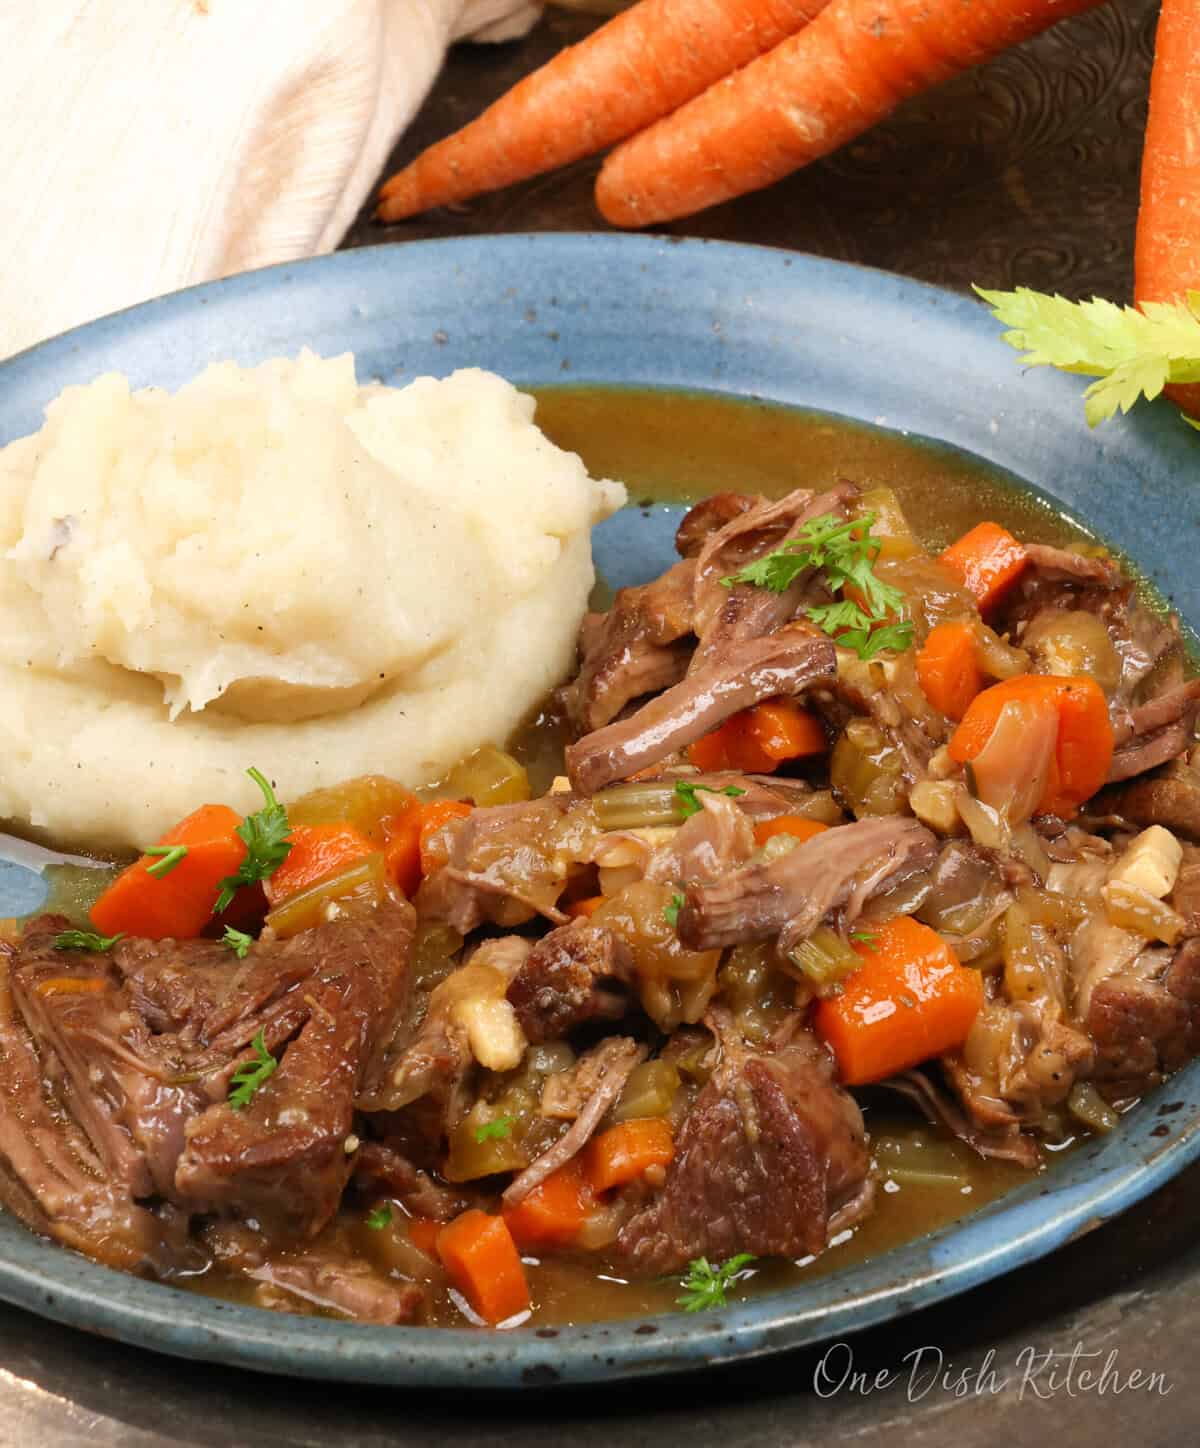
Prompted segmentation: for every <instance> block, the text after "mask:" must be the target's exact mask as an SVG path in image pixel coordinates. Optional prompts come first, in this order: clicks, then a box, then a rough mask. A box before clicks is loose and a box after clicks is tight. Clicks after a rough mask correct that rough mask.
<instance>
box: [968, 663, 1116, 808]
mask: <svg viewBox="0 0 1200 1448" xmlns="http://www.w3.org/2000/svg"><path fill="white" fill-rule="evenodd" d="M1037 697H1043V698H1049V699H1052V700H1053V702H1054V705H1055V707H1056V708H1057V710H1058V735H1057V739H1056V743H1055V768H1054V769H1053V770H1052V771H1051V778H1050V779H1049V780H1048V782H1047V785H1046V789H1045V791H1044V792H1043V795H1042V799H1041V801H1040V803H1039V805H1038V813H1039V814H1056V815H1061V816H1065V817H1069V816H1071V815H1073V814H1075V813H1076V812H1077V811H1078V808H1079V806H1080V805H1081V804H1083V802H1084V801H1085V800H1087V799H1090V798H1091V797H1092V795H1093V794H1095V792H1096V791H1097V790H1098V789H1099V788H1100V786H1101V785H1102V784H1103V783H1104V781H1105V780H1106V779H1107V778H1108V770H1109V766H1110V765H1111V764H1112V756H1113V729H1112V722H1111V720H1110V719H1109V715H1108V703H1107V701H1106V699H1105V697H1104V691H1103V690H1102V689H1101V688H1100V685H1099V684H1097V683H1096V681H1095V679H1091V678H1088V677H1087V676H1086V675H1079V676H1078V677H1074V678H1068V677H1066V676H1061V675H1056V674H1018V675H1017V676H1016V678H1013V679H1005V680H1003V681H1002V682H1001V683H999V684H993V685H992V687H991V688H990V689H984V691H983V692H982V693H981V694H977V695H976V696H975V698H974V699H973V700H972V701H971V704H970V706H969V707H968V709H967V711H966V713H965V714H964V715H963V718H962V722H961V723H960V724H959V726H958V728H957V729H956V730H955V731H954V733H953V734H952V735H951V736H950V746H949V747H950V757H951V758H952V759H954V760H955V761H956V762H957V763H959V764H966V763H968V762H969V761H970V760H972V759H974V758H975V757H976V756H977V755H978V754H981V753H982V752H983V749H984V746H985V745H986V744H987V742H988V740H989V739H990V738H991V737H992V730H993V729H994V728H995V727H996V724H997V721H998V720H999V718H1000V714H1001V712H1002V710H1003V709H1004V706H1005V705H1006V704H1008V703H1010V702H1011V701H1013V700H1020V699H1030V698H1037Z"/></svg>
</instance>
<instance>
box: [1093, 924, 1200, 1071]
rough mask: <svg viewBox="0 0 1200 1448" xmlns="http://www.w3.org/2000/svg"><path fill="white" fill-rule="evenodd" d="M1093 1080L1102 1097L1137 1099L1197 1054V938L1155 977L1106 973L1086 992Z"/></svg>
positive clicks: (1199, 983) (1199, 1016) (1199, 1026)
mask: <svg viewBox="0 0 1200 1448" xmlns="http://www.w3.org/2000/svg"><path fill="white" fill-rule="evenodd" d="M1087 1028H1088V1032H1089V1034H1090V1035H1091V1037H1092V1039H1093V1040H1094V1041H1095V1043H1096V1052H1097V1054H1096V1066H1095V1069H1094V1072H1093V1076H1094V1078H1095V1080H1096V1081H1097V1082H1099V1083H1100V1084H1101V1087H1102V1089H1103V1090H1104V1091H1105V1094H1106V1095H1108V1096H1110V1097H1112V1098H1113V1099H1118V1098H1120V1097H1125V1096H1140V1095H1142V1094H1143V1093H1144V1092H1145V1091H1148V1090H1149V1089H1150V1088H1151V1087H1152V1086H1156V1085H1157V1084H1158V1083H1159V1082H1160V1081H1161V1080H1162V1079H1163V1077H1164V1076H1166V1075H1169V1074H1170V1073H1171V1072H1172V1071H1176V1070H1178V1069H1179V1067H1180V1066H1182V1065H1184V1063H1185V1062H1187V1061H1189V1060H1191V1058H1192V1057H1193V1056H1194V1055H1196V1054H1197V1053H1198V1052H1200V936H1191V937H1190V938H1188V939H1186V940H1184V941H1183V943H1182V944H1181V945H1179V947H1178V948H1177V949H1176V951H1175V954H1174V957H1173V958H1172V959H1171V962H1170V964H1169V966H1168V967H1167V969H1166V971H1165V972H1164V974H1163V975H1162V976H1161V977H1159V978H1157V979H1156V978H1149V979H1147V978H1145V977H1143V976H1140V975H1136V974H1132V973H1127V974H1121V975H1111V976H1109V977H1108V978H1107V979H1106V980H1102V981H1100V982H1099V984H1098V985H1097V986H1096V987H1095V989H1094V990H1093V991H1092V996H1091V1001H1090V1004H1089V1008H1088V1015H1087Z"/></svg>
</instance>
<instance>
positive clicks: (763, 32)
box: [378, 0, 828, 221]
mask: <svg viewBox="0 0 1200 1448" xmlns="http://www.w3.org/2000/svg"><path fill="white" fill-rule="evenodd" d="M826 4H828V0H641V3H640V4H639V5H635V6H634V7H633V8H632V9H630V10H626V11H625V12H624V13H623V14H621V15H617V16H616V17H614V19H612V20H610V21H609V22H608V24H607V25H604V26H602V27H601V28H600V29H599V30H597V31H595V32H594V33H593V34H592V35H589V36H588V38H587V39H586V40H584V41H581V42H580V44H578V45H573V46H570V47H569V48H568V49H566V50H564V51H561V52H560V53H559V54H558V55H556V56H555V57H554V59H553V60H551V61H549V62H548V63H547V64H546V65H544V66H542V67H541V69H540V70H536V71H534V73H533V74H532V75H530V76H526V78H525V79H524V80H523V81H521V82H520V84H518V85H516V86H514V87H513V88H512V90H510V91H509V92H508V93H507V94H506V95H503V96H501V98H500V99H499V100H498V101H497V102H496V103H495V104H494V105H492V106H489V107H488V109H487V110H486V111H484V112H483V114H482V115H481V116H479V117H478V118H477V119H476V120H474V121H472V122H471V123H470V125H467V126H464V127H463V128H462V130H461V131H456V132H455V133H454V134H453V135H452V136H448V137H447V138H446V139H445V140H444V141H439V142H438V143H437V145H435V146H431V147H430V148H429V149H428V150H427V151H425V152H423V153H422V154H421V155H420V156H418V157H417V159H416V160H415V161H414V162H413V163H412V164H411V165H410V166H407V167H405V169H404V170H403V171H399V172H397V173H396V175H394V176H392V177H391V178H390V179H389V180H388V181H386V182H385V183H384V185H383V189H382V190H381V191H380V200H379V209H378V215H379V217H380V219H381V220H383V221H400V220H402V219H403V218H404V217H406V216H414V215H415V214H416V213H417V212H419V211H428V210H429V208H430V207H431V206H445V205H447V204H448V203H450V202H454V201H465V200H466V199H467V198H468V197H470V196H478V195H479V194H480V193H481V192H484V191H496V190H498V189H499V188H500V187H501V186H511V185H512V184H513V183H514V182H516V181H524V180H525V179H526V178H527V177H530V176H540V175H541V174H542V173H543V172H545V171H553V170H554V169H555V168H556V167H558V166H566V165H567V164H568V163H569V162H571V161H578V160H579V159H580V158H581V157H583V156H592V155H594V154H595V153H596V152H597V151H603V150H604V149H605V148H606V147H608V146H611V145H613V144H614V143H615V142H617V141H620V140H623V139H624V138H625V137H626V136H631V135H633V133H634V132H635V131H640V130H641V129H642V128H643V127H645V126H648V125H650V124H651V122H652V121H656V120H658V118H659V117H660V116H665V115H669V114H670V113H671V112H672V111H673V110H675V109H676V108H677V107H678V106H681V105H683V103H684V102H685V101H689V100H691V99H692V97H693V96H697V95H699V94H700V92H701V91H703V90H705V89H706V88H707V87H708V86H710V85H712V83H713V82H714V81H716V80H720V78H721V77H722V76H723V75H727V74H728V73H729V72H730V71H731V70H736V69H737V68H738V66H741V65H745V64H746V63H747V61H750V60H753V59H754V57H755V56H757V55H762V54H763V53H764V52H765V51H768V50H770V49H771V47H772V46H774V45H778V43H779V42H780V41H781V40H783V39H785V38H786V37H787V36H789V35H793V34H795V32H796V31H797V30H799V29H800V28H801V27H802V26H804V25H807V24H808V22H809V21H810V20H811V19H812V18H813V16H814V15H816V14H818V13H819V12H820V11H821V10H823V9H824V7H825V5H826Z"/></svg>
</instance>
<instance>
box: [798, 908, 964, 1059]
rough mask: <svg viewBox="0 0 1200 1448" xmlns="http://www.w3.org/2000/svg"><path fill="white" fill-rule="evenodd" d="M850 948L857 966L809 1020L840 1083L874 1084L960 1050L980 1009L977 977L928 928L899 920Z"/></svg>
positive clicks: (904, 918) (905, 916)
mask: <svg viewBox="0 0 1200 1448" xmlns="http://www.w3.org/2000/svg"><path fill="white" fill-rule="evenodd" d="M854 948H855V950H856V951H857V952H858V954H859V955H861V956H862V958H863V963H862V965H861V966H860V967H859V969H858V970H856V971H854V972H852V974H850V975H849V976H847V977H846V978H845V979H844V980H843V982H842V993H841V994H840V995H838V996H831V997H830V998H829V999H828V1000H823V1001H821V1003H820V1004H819V1005H818V1006H817V1010H816V1014H815V1017H814V1026H815V1028H816V1032H817V1034H818V1035H819V1036H820V1037H821V1039H822V1040H823V1041H825V1042H826V1043H827V1044H828V1045H829V1046H831V1047H832V1049H833V1053H834V1055H835V1056H836V1057H837V1062H838V1070H839V1073H840V1075H841V1078H842V1080H843V1081H844V1082H845V1083H846V1084H847V1085H849V1086H863V1085H865V1084H866V1083H867V1082H869V1081H880V1080H882V1079H883V1078H884V1077H886V1076H891V1075H893V1074H894V1073H895V1072H896V1071H904V1070H906V1069H907V1068H908V1067H910V1066H915V1065H916V1064H917V1062H918V1061H925V1060H927V1059H928V1058H929V1057H930V1056H939V1055H941V1054H942V1053H943V1052H944V1051H951V1050H953V1049H954V1048H955V1047H956V1046H961V1045H962V1043H963V1041H965V1040H966V1038H967V1032H968V1031H969V1030H970V1029H971V1023H972V1022H973V1021H974V1019H975V1017H976V1015H977V1014H978V1012H979V1008H980V1007H981V1006H982V1005H983V977H982V976H981V975H980V973H979V971H977V970H971V969H970V968H969V967H967V966H964V965H960V964H959V962H958V960H957V958H956V957H955V955H954V952H953V951H952V950H951V949H950V947H949V946H948V945H947V944H946V942H945V941H944V940H943V939H942V938H941V936H940V935H938V933H937V932H936V931H935V930H931V929H930V928H929V926H928V925H922V924H921V923H920V921H918V920H914V919H913V918H912V917H911V916H908V915H901V916H898V917H897V918H896V919H895V920H890V921H888V923H887V924H886V925H884V926H882V927H881V928H880V929H879V931H878V933H877V935H876V937H875V942H874V944H873V945H870V944H862V943H860V944H855V946H854Z"/></svg>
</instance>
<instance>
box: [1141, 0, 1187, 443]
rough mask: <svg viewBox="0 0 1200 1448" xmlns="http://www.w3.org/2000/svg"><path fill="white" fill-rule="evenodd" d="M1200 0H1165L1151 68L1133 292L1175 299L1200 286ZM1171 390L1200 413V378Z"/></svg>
mask: <svg viewBox="0 0 1200 1448" xmlns="http://www.w3.org/2000/svg"><path fill="white" fill-rule="evenodd" d="M1198 37H1200V0H1163V5H1162V11H1161V12H1160V14H1159V18H1158V31H1157V33H1156V35H1155V39H1154V68H1153V70H1152V71H1151V73H1150V115H1149V118H1148V120H1147V122H1146V139H1145V142H1144V144H1143V149H1142V196H1141V207H1140V209H1139V211H1138V221H1137V243H1136V248H1135V251H1134V287H1133V294H1134V298H1135V300H1136V301H1138V302H1174V301H1181V300H1183V299H1184V298H1185V297H1186V295H1187V293H1188V292H1189V291H1194V290H1196V289H1197V288H1200V51H1198V50H1197V38H1198ZM1166 391H1167V395H1168V396H1169V397H1170V398H1172V400H1173V401H1175V402H1177V403H1178V404H1179V405H1180V406H1181V407H1183V408H1185V409H1186V410H1187V411H1188V412H1190V413H1193V414H1196V415H1200V384H1197V383H1192V384H1189V385H1187V386H1178V385H1177V386H1174V387H1168V388H1167V389H1166Z"/></svg>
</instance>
